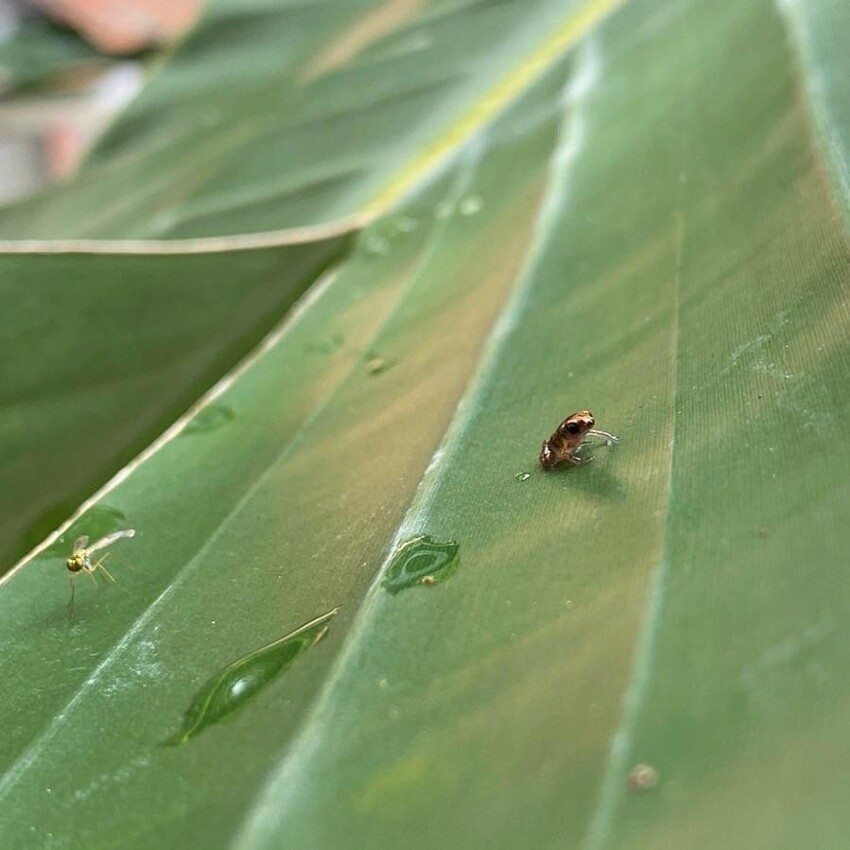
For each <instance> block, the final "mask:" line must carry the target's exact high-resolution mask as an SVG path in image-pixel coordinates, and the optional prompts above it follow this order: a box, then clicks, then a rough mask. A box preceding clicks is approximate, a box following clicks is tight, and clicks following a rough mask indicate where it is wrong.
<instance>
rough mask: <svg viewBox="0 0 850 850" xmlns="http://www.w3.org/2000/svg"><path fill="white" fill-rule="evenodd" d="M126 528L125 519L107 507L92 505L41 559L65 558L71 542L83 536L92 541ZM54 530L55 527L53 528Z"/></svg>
mask: <svg viewBox="0 0 850 850" xmlns="http://www.w3.org/2000/svg"><path fill="white" fill-rule="evenodd" d="M126 527H127V517H126V516H124V514H123V513H122V512H121V511H119V510H118V508H111V507H109V505H92V507H90V508H89V509H88V510H87V511H86V512H85V513H84V514H83V515H82V516H81V517H80V518H79V519H78V520H77V521H76V522H75V523H73V524H72V525H71V527H70V528H69V529H68V530H67V531H66V532H65V533H64V534H63V535H62V536H61V537H60V538H59V539H58V540H57V541H56V542H55V543H54V544H53V545H52V546H50V547H48V548H47V549H46V550H45V551H44V552H43V553H42V557H55V556H57V555H58V556H61V557H67V556H68V555H70V554H71V552H70V550H71V546H72V544H73V542H74V541H75V540H76V539H77V538H78V537H82V536H83V535H84V534H86V535H88V537H89V539H90V540H92V541H94V540H98V539H100V538H101V537H106V535H107V534H112V532H113V531H118V530H119V529H121V528H126ZM54 528H55V526H54Z"/></svg>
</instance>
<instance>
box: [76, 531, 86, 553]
mask: <svg viewBox="0 0 850 850" xmlns="http://www.w3.org/2000/svg"><path fill="white" fill-rule="evenodd" d="M88 542H89V536H88V534H84V535H83V536H82V537H78V538H77V539H76V540H75V541H74V551H75V552H79V550H80V549H85V548H86V543H88Z"/></svg>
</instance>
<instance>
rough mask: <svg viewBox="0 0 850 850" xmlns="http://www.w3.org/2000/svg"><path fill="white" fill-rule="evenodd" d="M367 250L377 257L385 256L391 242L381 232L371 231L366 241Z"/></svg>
mask: <svg viewBox="0 0 850 850" xmlns="http://www.w3.org/2000/svg"><path fill="white" fill-rule="evenodd" d="M364 245H365V246H366V251H367V252H368V253H369V254H372V255H373V256H376V257H383V256H384V255H386V254H387V253H389V250H390V243H389V242H388V241H387V239H386V238H385V237H383V236H381V234H380V233H370V234H369V235H368V236H367V237H366V240H365V242H364Z"/></svg>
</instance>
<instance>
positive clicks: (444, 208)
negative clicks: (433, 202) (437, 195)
mask: <svg viewBox="0 0 850 850" xmlns="http://www.w3.org/2000/svg"><path fill="white" fill-rule="evenodd" d="M454 211H455V205H454V201H440V203H439V204H437V206H436V208H435V209H434V215H435V216H436V217H437V218H448V217H449V216H450V215H451V214H452V213H453V212H454Z"/></svg>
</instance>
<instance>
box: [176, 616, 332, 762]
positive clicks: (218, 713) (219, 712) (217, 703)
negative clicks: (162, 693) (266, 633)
mask: <svg viewBox="0 0 850 850" xmlns="http://www.w3.org/2000/svg"><path fill="white" fill-rule="evenodd" d="M338 610H339V609H338V608H334V609H333V610H332V611H328V613H327V614H323V615H322V616H321V617H316V619H315V620H311V621H310V622H309V623H305V624H304V625H303V626H301V627H300V628H297V629H296V630H295V631H294V632H290V633H289V634H287V635H284V636H283V637H282V638H279V639H278V640H276V641H274V642H273V643H269V644H267V645H266V646H262V647H260V648H259V649H256V650H254V651H253V652H251V653H249V654H248V655H245V656H243V657H242V658H239V659H238V660H236V661H233V662H231V663H230V664H228V665H227V666H226V667H225V668H224V669H222V670H220V671H218V672H217V673H216V674H215V675H213V676H212V677H210V678H209V679H208V680H207V682H206V683H205V684H204V685H203V686H202V687H201V689H200V690H199V691H198V692H197V693H196V694H195V698H194V699H193V700H192V703H191V705H190V706H189V708H188V709H187V710H186V714H185V716H184V718H183V727H182V729H181V730H180V731H179V732H177V733H176V734H175V735H172V736H171V737H170V738H169V739H168V740H167V741H165V742H164V743H165V744H168V745H173V744H185V743H186V741H188V740H189V739H190V738H193V737H194V736H195V735H197V734H198V733H199V732H202V731H203V730H204V729H206V728H207V727H208V726H211V725H212V724H213V723H218V722H219V721H221V720H224V719H225V718H226V717H228V716H229V715H231V714H232V713H233V712H234V711H236V710H237V709H239V708H242V706H244V705H245V703H247V702H248V701H249V700H251V699H253V698H254V697H255V696H256V695H257V694H258V693H259V692H260V691H261V690H262V689H263V688H265V687H266V685H268V684H269V683H271V682H272V681H273V680H274V679H275V678H276V677H277V676H279V675H280V674H281V673H283V672H285V671H286V670H287V669H288V668H289V667H290V665H291V664H292V662H293V661H295V659H296V658H298V656H299V655H301V653H302V652H304V651H305V650H307V649H310V647H311V646H315V645H316V644H317V643H318V642H319V641H320V640H321V639H322V638H323V637H324V636H325V634H326V633H327V631H328V628H329V625H328V624H329V622H330V620H331V619H332V618H333V616H334V615H335V614H336V613H337V611H338Z"/></svg>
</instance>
